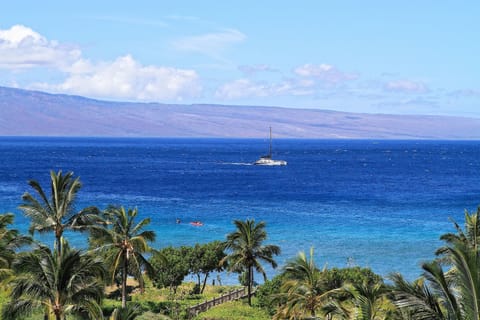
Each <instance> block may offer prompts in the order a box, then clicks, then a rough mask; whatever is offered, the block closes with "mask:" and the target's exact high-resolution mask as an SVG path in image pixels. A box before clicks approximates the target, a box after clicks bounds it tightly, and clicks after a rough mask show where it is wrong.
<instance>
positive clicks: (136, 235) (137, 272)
mask: <svg viewBox="0 0 480 320" xmlns="http://www.w3.org/2000/svg"><path fill="white" fill-rule="evenodd" d="M104 214H105V217H106V219H105V220H106V221H107V225H105V227H104V228H97V229H94V230H92V232H91V238H90V242H91V245H93V246H97V248H98V249H97V250H98V251H103V252H104V253H105V254H106V262H107V265H108V266H109V267H110V272H111V275H112V281H113V280H114V279H115V277H116V275H117V274H118V273H120V274H121V279H122V280H121V285H122V308H125V307H126V305H127V277H128V275H129V274H132V275H134V276H135V278H136V279H137V280H138V281H139V284H140V288H141V289H142V290H143V287H144V281H143V275H142V270H143V268H146V270H147V271H148V272H149V273H150V274H153V268H152V267H151V265H150V263H149V262H148V261H147V259H146V258H145V257H144V256H143V255H142V254H143V253H146V252H149V251H150V250H151V248H150V246H149V245H148V242H153V241H155V232H153V231H146V230H143V229H144V227H145V226H147V225H148V224H149V223H150V219H149V218H147V219H143V220H141V221H140V222H139V223H135V218H136V217H137V215H138V210H137V209H136V208H135V209H128V210H125V208H124V207H115V206H111V207H109V208H108V209H107V210H105V212H104Z"/></svg>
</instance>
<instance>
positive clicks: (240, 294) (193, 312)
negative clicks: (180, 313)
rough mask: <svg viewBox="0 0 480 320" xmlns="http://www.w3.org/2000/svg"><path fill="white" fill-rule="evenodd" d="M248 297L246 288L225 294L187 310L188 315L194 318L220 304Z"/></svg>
mask: <svg viewBox="0 0 480 320" xmlns="http://www.w3.org/2000/svg"><path fill="white" fill-rule="evenodd" d="M252 294H253V292H252ZM247 295H248V293H247V291H246V288H245V287H244V288H241V289H237V290H234V291H230V292H227V293H224V294H223V295H221V296H220V297H217V298H213V299H211V300H206V301H205V302H201V303H199V304H197V305H194V306H191V307H189V308H188V309H187V313H188V316H189V318H192V317H195V316H197V315H198V314H199V313H200V312H205V311H207V310H208V309H210V308H212V307H214V306H216V305H219V304H222V303H224V302H228V301H233V300H238V299H241V298H244V297H246V296H247Z"/></svg>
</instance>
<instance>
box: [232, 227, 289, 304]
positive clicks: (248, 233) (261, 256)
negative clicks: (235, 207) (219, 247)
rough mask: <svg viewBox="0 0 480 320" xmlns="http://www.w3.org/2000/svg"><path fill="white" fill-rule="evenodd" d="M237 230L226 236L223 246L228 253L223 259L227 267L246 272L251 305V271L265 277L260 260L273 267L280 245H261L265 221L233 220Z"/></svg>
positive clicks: (264, 236)
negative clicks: (274, 257)
mask: <svg viewBox="0 0 480 320" xmlns="http://www.w3.org/2000/svg"><path fill="white" fill-rule="evenodd" d="M233 223H234V224H235V226H236V227H237V230H236V231H234V232H232V233H231V234H229V235H228V236H227V241H226V244H225V247H226V249H227V250H230V253H229V254H228V255H227V256H226V257H225V258H224V259H223V262H227V263H228V269H229V270H230V271H233V272H238V273H243V272H246V285H247V289H248V304H249V305H252V300H251V298H252V285H253V280H254V279H253V271H254V270H255V271H257V272H259V273H261V274H262V275H263V277H264V279H266V278H267V276H266V274H265V270H264V269H263V267H262V265H261V264H260V262H261V261H264V262H267V263H269V264H270V265H271V266H272V267H273V268H276V267H277V263H276V262H275V260H274V259H273V256H274V255H278V254H280V247H278V246H276V245H263V242H264V241H265V240H266V239H267V232H266V231H265V222H259V223H255V220H247V221H240V220H235V221H234V222H233Z"/></svg>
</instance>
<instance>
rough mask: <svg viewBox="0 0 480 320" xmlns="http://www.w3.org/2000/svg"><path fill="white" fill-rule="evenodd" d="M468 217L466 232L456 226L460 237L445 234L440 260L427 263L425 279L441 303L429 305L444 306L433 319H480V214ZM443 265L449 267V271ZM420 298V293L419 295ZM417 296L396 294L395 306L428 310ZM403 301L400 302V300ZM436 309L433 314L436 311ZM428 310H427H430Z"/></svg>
mask: <svg viewBox="0 0 480 320" xmlns="http://www.w3.org/2000/svg"><path fill="white" fill-rule="evenodd" d="M478 213H479V212H478V210H477V213H476V214H469V213H468V212H466V214H465V224H466V225H465V231H464V230H462V229H461V228H460V227H459V226H458V225H457V224H456V223H455V228H456V229H457V234H450V233H449V234H446V235H443V236H442V237H441V239H443V240H444V241H445V242H446V245H445V246H443V247H442V248H440V249H439V250H437V254H439V255H440V257H441V259H439V260H435V261H432V262H428V263H424V264H423V265H422V269H423V270H424V273H423V277H424V278H425V279H426V281H427V282H428V285H429V290H431V292H433V294H434V295H435V296H436V297H438V299H439V300H438V301H437V302H435V303H433V304H432V303H430V304H429V305H427V307H428V306H430V305H433V306H434V307H435V304H438V305H441V306H442V307H441V309H440V311H441V312H436V313H438V316H437V317H435V318H432V319H457V320H460V319H463V320H465V319H472V320H473V319H475V320H477V319H480V250H479V246H478V243H479V242H478V240H479V239H480V238H479V235H480V232H479V230H480V229H479V226H480V224H479V215H478ZM443 266H446V267H449V269H448V270H447V271H444V270H443ZM416 295H418V293H417V294H416ZM416 295H412V294H411V293H410V292H402V291H400V292H397V293H396V299H395V300H396V301H395V302H396V304H397V305H399V307H403V308H404V309H407V310H408V309H410V310H412V309H413V310H415V309H420V310H425V309H427V308H425V306H424V305H421V304H419V301H418V299H417V298H416ZM399 298H400V299H399ZM436 309H437V308H436V307H435V308H434V311H436ZM427 310H428V309H427Z"/></svg>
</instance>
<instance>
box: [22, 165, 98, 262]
mask: <svg viewBox="0 0 480 320" xmlns="http://www.w3.org/2000/svg"><path fill="white" fill-rule="evenodd" d="M50 180H51V185H50V188H51V193H50V197H49V196H47V194H46V192H45V191H44V190H43V189H42V187H41V186H40V183H38V182H37V181H35V180H30V181H29V182H28V184H29V185H30V186H31V187H32V188H33V189H34V190H35V191H36V193H37V195H38V199H37V198H35V197H34V196H33V195H31V194H30V193H28V192H26V193H25V194H23V196H22V199H23V201H24V203H23V204H22V205H20V209H21V210H22V211H23V212H24V214H25V215H26V216H27V217H29V218H30V219H31V220H32V222H31V224H30V233H31V234H32V235H33V234H34V232H35V231H38V232H40V233H45V232H51V231H53V232H54V233H55V246H56V248H58V250H57V252H58V254H59V255H61V253H62V247H61V241H60V239H61V237H62V235H63V232H64V231H65V230H66V229H70V230H79V231H84V230H86V229H88V228H89V227H90V226H92V225H94V224H97V223H101V220H99V215H98V214H99V211H98V209H97V208H96V207H88V208H85V209H82V210H80V211H79V212H75V206H74V204H75V199H76V196H77V193H78V191H79V190H80V188H81V186H82V184H81V183H80V178H76V179H74V178H73V172H68V173H66V174H62V171H61V170H60V171H58V172H57V173H55V172H54V171H50Z"/></svg>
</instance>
